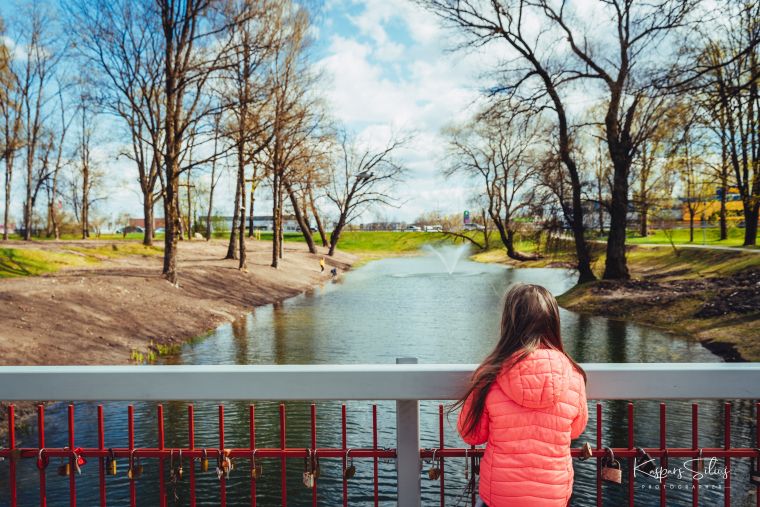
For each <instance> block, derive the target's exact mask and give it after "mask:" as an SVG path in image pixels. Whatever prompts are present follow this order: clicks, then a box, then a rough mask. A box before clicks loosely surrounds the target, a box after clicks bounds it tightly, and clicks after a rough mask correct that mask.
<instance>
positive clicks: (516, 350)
mask: <svg viewBox="0 0 760 507" xmlns="http://www.w3.org/2000/svg"><path fill="white" fill-rule="evenodd" d="M538 348H551V349H555V350H559V351H560V352H562V353H564V354H565V356H567V358H568V359H569V360H570V363H572V365H573V367H574V368H575V369H576V370H577V371H578V372H579V373H580V374H581V375H582V376H583V381H584V382H585V381H586V372H585V371H583V368H581V367H580V365H578V363H576V362H575V361H574V360H573V358H572V357H570V356H568V355H567V352H565V349H564V347H563V346H562V336H561V334H560V325H559V307H558V306H557V300H556V299H554V296H552V295H551V293H550V292H549V291H548V290H546V289H545V288H543V287H541V286H540V285H530V284H524V283H518V284H517V285H514V286H513V287H512V288H511V289H510V290H509V292H507V294H506V296H505V298H504V312H503V313H502V315H501V336H500V338H499V342H498V343H497V344H496V347H495V348H494V349H493V351H492V352H491V353H490V354H489V355H488V357H486V358H485V360H484V361H483V363H482V364H481V365H480V366H479V367H478V369H477V370H475V372H474V373H473V374H472V378H471V381H470V387H469V388H468V389H467V392H466V393H465V395H464V396H463V397H462V399H460V400H459V401H458V402H457V403H455V404H454V406H453V407H452V409H451V410H452V411H453V410H456V409H458V408H461V407H463V406H464V403H465V401H466V400H467V398H468V397H469V396H470V394H472V393H475V395H474V398H473V402H472V404H471V405H470V411H469V413H467V414H466V415H465V420H464V425H463V431H464V434H465V435H467V434H470V433H472V432H473V431H474V430H475V428H476V427H477V425H478V422H479V421H480V418H481V416H482V415H483V411H484V410H485V406H486V396H487V395H488V391H489V389H490V388H491V385H492V384H493V383H494V381H495V380H496V377H497V376H498V375H499V372H500V371H501V370H502V369H503V368H511V367H513V366H514V365H516V364H517V363H519V362H520V361H522V360H523V359H525V358H526V357H527V356H528V355H529V354H530V353H531V352H533V351H534V350H536V349H538Z"/></svg>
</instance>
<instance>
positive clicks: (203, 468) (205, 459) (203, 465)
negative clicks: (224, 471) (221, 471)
mask: <svg viewBox="0 0 760 507" xmlns="http://www.w3.org/2000/svg"><path fill="white" fill-rule="evenodd" d="M201 472H208V451H206V449H203V456H201Z"/></svg>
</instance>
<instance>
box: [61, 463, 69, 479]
mask: <svg viewBox="0 0 760 507" xmlns="http://www.w3.org/2000/svg"><path fill="white" fill-rule="evenodd" d="M70 474H71V465H70V464H69V463H64V464H63V465H61V466H59V467H58V475H60V476H63V477H68V476H69V475H70Z"/></svg>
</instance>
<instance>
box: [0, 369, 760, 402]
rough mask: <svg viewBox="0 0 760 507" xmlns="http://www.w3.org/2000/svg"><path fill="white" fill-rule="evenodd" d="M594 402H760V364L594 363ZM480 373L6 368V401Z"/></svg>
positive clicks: (414, 385) (310, 396) (266, 393)
mask: <svg viewBox="0 0 760 507" xmlns="http://www.w3.org/2000/svg"><path fill="white" fill-rule="evenodd" d="M582 366H583V367H584V369H585V370H586V372H587V373H588V384H587V393H588V397H589V399H760V363H625V364H615V363H589V364H584V365H582ZM475 367H476V365H471V364H469V365H464V364H398V365H396V364H388V365H378V364H371V365H367V364H356V365H303V366H301V365H282V366H240V365H213V366H204V365H198V366H5V367H0V400H2V401H18V400H56V401H80V400H81V401H90V400H98V401H108V400H129V401H139V400H160V401H169V400H451V399H456V398H457V397H459V396H460V395H461V393H462V390H463V388H464V386H466V384H467V381H468V378H469V376H470V375H471V374H472V372H473V370H474V368H475Z"/></svg>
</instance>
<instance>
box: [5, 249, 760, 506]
mask: <svg viewBox="0 0 760 507" xmlns="http://www.w3.org/2000/svg"><path fill="white" fill-rule="evenodd" d="M455 268H456V269H455V270H452V271H453V273H452V274H451V275H450V274H448V268H445V267H443V265H442V263H441V260H440V259H439V258H438V257H437V256H435V255H434V254H431V255H429V256H425V257H412V258H400V259H386V260H381V261H377V262H373V263H370V264H368V265H366V266H364V267H362V268H360V269H357V270H356V271H353V272H350V273H348V274H347V275H346V276H345V277H342V278H341V279H339V280H338V281H337V282H336V283H330V284H328V285H326V286H324V287H321V288H317V289H315V290H314V291H313V292H311V293H309V294H305V295H302V296H299V297H295V298H292V299H290V300H288V301H285V302H283V303H281V304H276V305H270V306H265V307H261V308H257V309H255V310H254V311H253V312H252V313H251V314H250V316H248V317H247V318H245V319H242V320H239V321H237V322H235V323H232V324H228V325H224V326H221V327H220V328H219V329H218V330H216V331H215V332H214V333H212V334H211V335H209V336H208V337H206V338H205V339H203V340H198V341H196V342H194V343H192V344H189V345H187V346H186V347H185V348H184V349H183V351H182V353H181V355H180V356H179V357H177V358H176V359H175V360H174V361H173V362H176V363H178V364H327V363H349V364H350V363H393V362H395V358H396V357H400V356H415V357H418V358H419V360H420V362H421V363H477V362H479V361H480V360H481V359H482V358H483V357H484V356H485V355H486V354H487V353H488V352H489V351H490V350H491V348H492V347H493V345H494V343H495V337H496V333H497V327H498V321H499V316H500V308H499V303H500V298H501V296H502V294H503V293H504V291H505V289H506V288H507V287H509V286H510V285H511V284H513V283H515V282H531V283H539V284H542V285H544V286H546V287H547V288H548V289H549V290H551V291H552V292H553V293H555V294H559V293H561V292H564V291H565V290H567V289H568V288H569V287H571V286H572V284H573V283H574V280H575V276H574V275H573V274H572V273H570V272H568V271H566V270H559V269H525V270H522V269H509V268H506V267H503V266H498V265H489V264H478V263H474V262H470V261H467V260H461V259H460V260H459V261H458V263H457V265H456V267H455ZM562 331H563V336H564V340H565V343H566V348H567V350H568V351H569V352H570V353H571V354H572V355H573V356H574V357H575V358H576V359H577V360H579V361H581V362H638V361H643V362H669V361H673V362H711V361H719V360H720V359H719V358H718V357H717V356H714V355H713V354H711V353H710V352H709V351H707V350H706V349H705V348H703V347H702V346H701V345H699V344H698V343H697V342H695V341H693V340H690V339H687V338H683V337H674V336H671V335H669V334H666V333H663V332H661V331H659V330H656V329H652V328H648V327H643V326H639V325H635V324H631V323H626V322H621V321H615V320H609V319H604V318H597V317H588V316H583V315H579V314H575V313H572V312H568V311H564V310H563V311H562ZM277 405H278V404H277V403H264V402H262V403H257V405H256V428H257V444H258V446H260V447H276V446H278V445H279V430H278V423H279V419H278V412H277V410H278V408H277ZM225 406H226V410H225V415H226V430H225V433H226V439H227V440H226V441H227V445H228V446H240V447H243V446H246V445H247V444H248V403H244V402H231V403H226V404H225ZM593 408H594V407H593V405H592V410H590V420H589V424H588V428H587V431H586V433H585V434H584V435H583V436H582V438H581V440H588V441H590V442H594V433H593V431H594V428H595V427H596V419H595V410H594V409H593ZM65 410H66V407H65V406H63V405H56V406H53V407H50V408H49V409H48V411H47V413H48V418H47V435H48V437H47V438H48V445H50V446H64V445H66V440H65V439H66V437H65V435H66V431H65V429H66V418H65ZM95 410H96V409H95V405H93V404H87V403H81V404H77V406H76V441H77V442H78V445H83V446H92V447H94V446H95V445H96V435H97V433H96V431H97V428H96V427H95V425H94V424H93V422H94V421H95ZM104 410H105V417H106V446H107V447H109V446H114V447H115V446H119V447H123V446H126V441H127V440H126V435H127V422H126V408H125V404H122V403H106V404H105V405H104ZM216 410H217V409H216V404H215V403H198V404H196V409H195V411H196V432H197V434H196V447H204V446H206V447H209V448H212V449H216V448H218V441H217V438H218V437H217V411H216ZM287 410H288V419H287V425H288V446H291V447H296V446H308V440H309V403H306V402H298V403H289V404H288V408H287ZM437 410H438V408H437V403H435V402H423V403H422V405H421V414H422V415H421V417H422V421H421V425H422V428H421V438H422V445H423V446H424V447H427V448H431V447H436V446H437V438H438V435H437ZM658 410H659V406H658V403H655V402H637V403H636V414H635V423H636V432H637V433H636V444H637V445H639V446H642V447H655V446H657V445H658V444H659V433H658V428H659V425H658V423H657V420H658V419H657V417H658ZM164 411H165V417H166V428H167V432H166V445H167V447H178V446H184V445H186V442H187V441H186V436H187V430H186V405H185V403H178V402H172V403H167V404H165V406H164ZM378 412H379V428H380V432H379V445H380V446H381V447H382V446H386V447H394V446H395V441H394V439H395V427H394V426H395V411H394V404H393V403H390V402H381V403H379V404H378ZM135 416H136V431H137V434H138V437H137V442H136V444H137V445H138V446H150V447H153V446H155V445H156V433H157V431H156V423H155V405H154V404H152V403H139V402H138V403H136V404H135ZM625 417H626V405H625V403H624V402H605V404H604V415H603V428H604V435H605V445H611V446H619V447H624V446H626V445H627V440H626V439H627V430H626V425H625ZM753 420H754V419H753V412H752V404H751V402H736V404H735V405H734V411H733V424H734V425H733V429H732V431H733V440H732V442H733V444H734V445H736V446H752V445H754V444H753V440H752V435H751V431H752V430H753V427H754V426H753V425H752V421H753ZM339 421H340V403H339V402H327V403H319V405H318V418H317V427H318V440H317V444H318V446H319V447H328V446H329V447H340V428H339ZM371 421H372V418H371V409H370V406H369V404H368V403H365V402H349V403H348V435H349V436H348V439H349V447H351V446H354V447H365V446H366V447H369V446H371V434H370V433H369V432H368V431H367V429H368V428H371ZM453 423H454V420H453V418H452V421H451V423H447V428H446V432H447V433H446V441H447V445H449V446H453V445H462V444H461V442H460V441H459V440H458V438H457V437H456V434H455V431H454V429H453V428H452V425H453ZM690 428H691V408H690V404H689V403H688V402H670V403H668V434H667V439H668V445H670V446H682V447H689V446H690V445H691V440H690V438H691V432H690ZM699 429H700V445H702V446H704V447H719V446H722V442H723V441H722V435H723V416H722V403H721V402H718V401H707V402H701V403H700V423H699ZM20 440H21V445H28V446H36V435H35V434H34V432H30V433H29V434H24V435H20ZM29 461H31V460H25V462H24V464H23V466H22V467H21V471H20V473H19V477H20V481H19V485H20V491H21V502H20V505H30V506H31V505H37V504H38V496H37V489H38V487H37V475H36V469H35V468H34V465H33V464H32V463H30V462H29ZM747 461H748V460H734V469H733V470H732V479H733V481H732V482H733V486H732V496H733V498H734V499H735V501H734V505H743V503H740V501H739V500H738V499H741V498H745V497H746V495H747V492H748V490H749V487H748V485H749V482H748V478H747V477H748V475H747V473H748V467H749V464H748V462H747ZM462 462H463V460H461V459H460V460H447V462H446V471H447V472H446V486H447V493H448V495H449V496H448V501H447V504H448V505H453V504H455V502H456V498H457V496H458V495H459V493H460V492H461V490H462V487H463V485H464V475H463V466H462V465H463V463H462ZM143 464H144V465H145V468H146V471H145V474H144V475H143V478H142V479H141V480H139V481H138V483H137V484H138V487H137V490H138V505H157V504H158V503H157V501H154V499H156V498H157V497H158V492H157V489H158V488H157V483H158V481H157V478H156V466H155V463H152V462H150V460H145V461H144V462H143ZM56 465H57V463H55V462H53V463H51V467H49V469H48V470H49V471H48V492H49V496H48V500H49V503H50V505H56V506H57V505H66V504H67V498H68V496H67V495H68V482H67V479H66V478H61V477H58V476H57V475H56V474H55V469H56ZM321 465H322V477H321V478H320V479H319V486H320V487H319V494H320V505H326V506H334V505H340V494H341V486H340V484H341V481H340V465H339V463H338V462H337V460H322V461H321ZM623 465H624V467H625V463H623ZM671 465H673V460H671ZM263 466H264V476H263V477H262V479H261V480H260V482H259V488H258V491H259V495H258V500H259V505H264V506H270V505H279V498H280V497H279V491H280V489H279V462H278V461H275V460H263ZM356 466H357V474H356V478H355V479H353V480H352V481H351V482H350V485H349V495H350V504H351V505H367V504H369V502H370V501H371V494H372V469H371V461H369V460H356ZM427 466H428V465H426V469H427ZM185 467H186V469H187V463H186V464H185ZM212 468H213V465H212ZM125 469H126V462H125V460H121V462H120V471H121V472H120V474H119V475H118V476H116V477H108V478H107V481H108V491H109V505H119V506H122V505H128V486H127V485H128V482H127V479H126V476H125V473H124V471H125ZM302 469H303V465H302V463H300V460H292V463H290V464H289V468H288V470H289V473H288V476H289V496H288V499H289V503H290V505H306V504H309V503H310V499H311V495H310V492H308V491H306V490H305V489H304V488H303V486H302V485H301V483H300V473H301V472H302ZM426 476H427V474H424V475H423V480H422V484H423V488H424V489H423V495H424V504H425V505H438V503H437V499H438V483H437V482H432V481H430V480H428V479H426ZM247 477H248V463H242V462H241V463H239V470H237V471H235V472H233V474H232V478H231V480H230V483H229V486H228V503H229V505H248V504H249V498H248V481H247ZM624 477H625V473H624ZM594 478H595V467H594V465H593V464H592V463H590V462H588V463H576V484H575V496H574V499H573V505H578V506H585V505H593V504H594V498H595V481H594ZM78 481H80V485H81V487H80V488H78V499H79V501H80V505H85V506H90V505H96V504H97V502H98V500H97V498H98V497H97V474H96V473H95V467H94V466H93V464H90V465H88V466H87V467H86V468H85V474H84V475H82V476H81V477H79V478H78ZM670 483H672V484H674V485H675V486H676V487H677V486H678V485H679V484H680V485H681V487H682V488H690V484H691V483H690V481H689V482H686V481H670ZM217 484H218V482H217V480H216V475H215V474H214V473H213V472H211V473H207V474H199V481H198V488H197V490H198V492H199V496H200V498H201V499H202V501H200V502H199V505H218V487H217ZM703 484H705V485H706V486H709V487H711V488H719V487H720V486H722V480H718V479H712V478H711V479H705V481H704V482H703ZM656 485H657V482H655V481H654V480H652V479H648V478H637V480H636V487H637V488H638V489H637V493H636V498H637V505H654V504H656V503H657V498H658V495H659V492H658V491H657V490H656V489H654V488H655V487H656ZM186 488H187V481H184V483H182V484H180V485H179V487H178V489H177V493H178V495H179V497H180V501H179V502H177V503H176V504H177V505H187V489H186ZM604 490H605V491H604V494H605V504H606V505H621V504H623V498H624V497H625V495H626V490H625V487H624V486H615V485H609V484H605V486H604ZM7 491H8V485H7V464H5V463H0V506H3V505H7ZM380 492H381V504H382V505H395V467H394V464H393V463H381V464H380ZM3 495H6V496H3ZM690 498H691V490H690V489H674V490H669V491H668V499H669V502H670V505H687V504H689V505H690ZM701 498H702V502H703V505H717V504H718V503H722V498H723V492H722V490H721V489H703V490H702V491H701ZM171 503H172V502H170V504H171Z"/></svg>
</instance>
